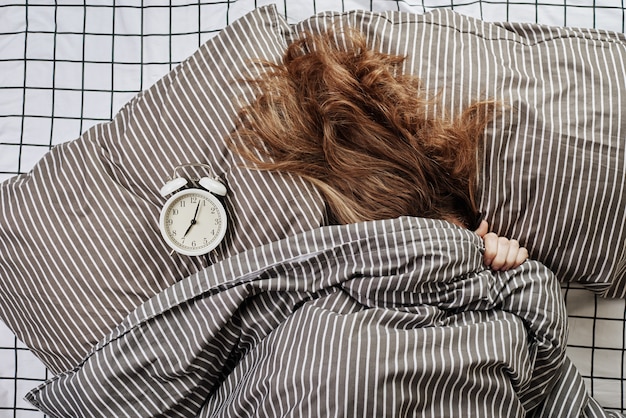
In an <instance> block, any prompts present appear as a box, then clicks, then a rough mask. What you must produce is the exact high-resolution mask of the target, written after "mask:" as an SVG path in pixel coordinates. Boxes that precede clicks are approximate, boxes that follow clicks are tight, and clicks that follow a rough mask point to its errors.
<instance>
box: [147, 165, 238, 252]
mask: <svg viewBox="0 0 626 418" xmlns="http://www.w3.org/2000/svg"><path fill="white" fill-rule="evenodd" d="M188 183H189V181H188V180H187V179H185V178H182V177H177V178H174V179H173V180H170V181H168V182H167V183H166V184H165V186H163V188H161V195H162V196H163V197H166V196H168V195H170V194H172V193H173V194H172V196H171V197H169V198H168V199H167V201H166V202H165V204H164V205H163V208H162V209H161V215H160V217H159V229H160V230H161V235H162V236H163V239H164V240H165V242H166V243H167V244H168V245H169V246H170V247H171V248H172V249H173V250H174V251H176V252H178V253H180V254H184V255H190V256H198V255H204V254H207V253H208V252H210V251H211V250H213V249H214V248H215V247H217V246H218V245H219V243H220V242H221V241H222V240H223V239H224V235H225V234H226V226H227V223H228V219H227V217H226V211H225V210H224V205H222V202H221V201H220V200H219V199H218V197H216V196H225V195H226V186H224V185H223V184H222V183H221V182H219V181H218V180H216V179H213V178H210V177H202V178H200V179H198V180H197V185H198V186H199V187H195V186H192V187H187V184H188Z"/></svg>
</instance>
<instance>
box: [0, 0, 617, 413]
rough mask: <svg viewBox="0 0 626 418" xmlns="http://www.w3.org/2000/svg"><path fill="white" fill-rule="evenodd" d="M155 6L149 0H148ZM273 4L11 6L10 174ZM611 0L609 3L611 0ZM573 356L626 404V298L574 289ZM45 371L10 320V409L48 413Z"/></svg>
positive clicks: (551, 5) (328, 4)
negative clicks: (41, 405) (41, 389)
mask: <svg viewBox="0 0 626 418" xmlns="http://www.w3.org/2000/svg"><path fill="white" fill-rule="evenodd" d="M146 3H147V2H146ZM267 3H270V1H266V0H260V1H255V0H236V1H230V2H223V1H202V0H201V1H191V0H189V1H186V0H175V1H174V0H172V1H169V0H168V1H165V0H158V1H152V2H149V4H143V2H139V1H132V0H124V1H117V2H115V5H116V6H115V7H113V6H112V5H111V4H112V2H107V1H96V0H92V1H87V0H86V1H84V2H81V3H78V2H66V3H64V4H63V5H53V4H50V2H47V1H29V2H28V3H25V2H24V1H22V2H20V1H16V2H5V3H3V4H1V5H0V22H2V25H0V181H2V180H4V179H7V178H10V177H12V176H14V175H15V174H18V173H22V172H25V171H28V170H29V169H30V168H31V167H32V166H33V164H35V163H36V162H37V161H38V160H39V158H41V156H42V155H43V154H44V153H46V152H47V151H48V150H49V149H50V147H51V146H54V145H55V144H58V143H61V142H64V141H68V140H72V139H74V138H76V137H78V136H79V135H80V134H81V133H82V132H84V131H85V130H86V129H88V128H89V127H91V126H93V125H94V124H97V123H100V122H103V121H107V120H109V119H111V117H112V116H113V115H114V114H115V113H116V112H117V110H118V109H119V108H120V107H121V106H122V105H124V104H125V103H126V102H127V101H128V100H130V99H131V98H132V97H133V96H134V95H135V94H136V93H137V92H139V91H141V90H144V89H146V88H148V87H149V86H150V85H152V84H153V83H154V82H155V81H157V80H158V79H159V78H161V77H162V76H163V75H164V74H165V73H167V72H168V71H170V70H171V69H172V68H173V67H174V66H176V65H177V64H178V63H179V62H180V61H182V60H184V59H185V58H186V57H187V56H189V55H190V54H192V53H193V52H194V51H195V50H196V49H197V48H198V46H199V45H201V44H202V43H203V42H204V41H206V40H207V39H208V38H210V37H211V36H213V35H214V34H215V33H217V31H219V30H220V29H221V28H222V27H224V26H225V25H227V24H228V23H230V22H232V21H233V20H235V19H237V18H238V17H240V16H242V15H243V14H245V13H247V12H248V11H250V10H252V9H253V8H255V7H257V6H260V5H263V4H267ZM599 3H602V5H599ZM277 6H278V8H279V10H281V11H282V12H283V13H285V14H286V16H287V18H288V20H289V21H290V22H296V21H299V20H301V19H304V18H306V17H308V16H310V15H312V14H314V13H317V12H321V11H324V10H351V9H368V10H402V11H409V12H420V13H421V12H425V11H428V10H430V9H431V8H433V7H452V8H454V10H456V11H458V12H460V13H464V14H467V15H470V16H474V17H478V18H482V19H484V20H488V21H503V20H509V21H524V22H537V23H543V24H550V25H560V26H563V25H567V26H580V27H596V28H601V29H607V30H615V31H620V32H624V24H625V17H624V16H625V13H626V6H624V3H623V2H622V1H615V0H605V1H603V2H592V1H583V0H577V1H574V0H570V1H568V2H563V1H557V0H554V1H552V0H545V1H542V2H541V4H540V5H539V4H537V3H535V2H527V1H523V2H519V3H518V4H515V3H514V2H511V1H502V2H498V1H473V0H464V1H463V0H447V1H443V0H441V1H435V0H431V1H417V0H415V1H390V0H298V1H287V0H285V1H282V2H278V3H277ZM564 295H565V297H566V302H567V306H568V312H569V317H570V340H569V347H568V351H569V354H570V356H571V358H572V360H573V361H574V363H575V364H576V366H577V367H578V369H579V370H580V371H581V373H582V374H583V376H584V379H585V381H586V383H587V386H588V388H589V390H590V392H591V394H592V396H594V397H595V398H596V400H598V401H599V402H600V403H601V404H602V405H603V406H604V407H606V408H613V409H616V410H620V411H624V410H625V408H626V400H625V398H626V388H625V386H626V380H625V379H626V378H625V376H626V350H625V347H626V302H625V301H624V300H606V299H600V298H597V297H595V296H594V295H592V294H591V293H589V292H588V291H586V290H584V289H579V288H567V289H564ZM48 377H49V373H48V372H47V370H46V369H45V367H44V366H43V365H42V364H41V363H40V362H39V361H38V360H37V359H36V358H35V357H34V356H33V355H32V354H31V353H30V352H29V351H28V350H27V349H26V348H25V347H24V346H23V345H22V344H21V343H20V342H19V341H17V339H16V338H15V337H14V336H13V334H12V333H11V331H9V330H8V328H6V326H5V325H4V324H3V323H2V322H1V321H0V417H14V418H15V417H41V416H43V414H41V413H40V412H38V411H36V410H35V409H34V408H33V407H32V406H30V405H29V404H28V403H26V402H25V401H23V400H22V398H23V396H24V395H25V393H26V392H27V391H28V390H29V389H31V388H33V387H34V386H36V385H37V384H39V383H40V382H41V381H43V380H45V379H47V378H48Z"/></svg>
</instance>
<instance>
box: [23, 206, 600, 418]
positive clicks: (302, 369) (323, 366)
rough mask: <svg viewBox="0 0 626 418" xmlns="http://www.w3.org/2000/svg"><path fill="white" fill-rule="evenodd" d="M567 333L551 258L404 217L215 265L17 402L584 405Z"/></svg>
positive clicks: (339, 411)
mask: <svg viewBox="0 0 626 418" xmlns="http://www.w3.org/2000/svg"><path fill="white" fill-rule="evenodd" d="M565 337H566V314H565V308H564V304H563V302H562V299H561V295H560V288H559V285H558V282H557V281H556V279H555V277H554V276H553V274H552V273H551V272H550V271H549V270H548V269H547V268H545V267H544V266H542V265H540V264H539V263H536V262H527V263H525V264H523V265H522V266H521V267H520V268H518V269H516V270H512V271H509V272H500V273H496V272H493V271H491V270H488V269H485V268H484V266H483V265H482V241H481V240H480V238H478V237H477V236H476V235H474V234H473V233H471V232H470V231H467V230H463V229H461V228H458V227H456V226H454V225H451V224H449V223H446V222H443V221H433V220H425V219H416V218H400V219H396V220H388V221H376V222H369V223H364V224H354V225H347V226H335V227H326V228H322V229H319V230H313V231H311V232H308V233H305V234H302V235H299V236H295V237H292V238H289V239H286V240H283V241H279V242H276V243H273V244H269V245H267V246H264V247H260V248H257V249H254V250H250V251H248V252H244V253H240V254H238V255H237V256H234V257H232V258H229V259H227V260H225V261H223V262H221V263H218V264H215V265H213V266H211V267H209V268H207V269H205V270H203V271H201V272H199V273H198V274H196V275H194V276H191V277H190V278H187V279H185V280H183V281H181V282H179V283H177V284H176V285H174V286H172V287H171V288H169V289H167V290H166V291H165V292H163V293H162V294H160V295H158V296H157V297H155V298H153V299H151V300H149V301H148V302H147V303H146V304H144V305H142V306H141V307H140V308H139V309H138V310H137V311H135V312H134V313H133V314H131V315H130V316H129V317H128V318H127V319H126V320H125V321H124V322H123V323H122V324H121V325H120V326H119V327H118V328H117V329H116V330H115V331H114V332H113V333H112V334H111V335H110V336H109V337H108V338H107V340H106V341H105V342H103V343H102V344H99V345H98V347H97V348H96V349H95V351H94V352H93V353H92V354H91V355H90V356H88V357H87V359H86V360H85V362H83V364H81V365H80V367H79V368H77V369H76V370H74V371H72V372H69V373H63V374H61V375H58V376H57V377H55V378H54V379H53V380H52V381H51V382H49V383H47V384H46V385H44V386H42V387H40V388H38V389H36V390H34V391H33V392H31V393H30V394H29V396H28V400H29V401H31V402H33V403H34V404H35V405H37V406H38V407H40V408H41V409H43V410H44V411H45V412H46V413H48V414H49V415H50V416H52V417H57V416H59V417H60V416H93V417H96V416H103V417H104V416H132V417H143V416H145V417H153V416H171V417H174V416H179V417H189V416H199V417H213V416H220V417H242V416H268V417H280V416H298V417H319V416H341V417H348V416H350V417H383V416H420V417H440V416H489V417H512V416H525V414H526V413H528V412H531V411H533V410H542V411H543V412H544V413H546V415H541V416H554V413H553V412H550V411H552V410H553V409H554V408H557V409H558V410H560V412H559V413H560V415H558V416H559V417H574V416H582V411H583V410H584V409H585V408H586V405H587V402H588V396H587V395H586V392H585V390H584V385H583V383H582V380H581V379H580V377H578V374H577V373H576V371H575V369H572V368H571V364H569V362H568V361H567V360H566V358H565V355H564V344H565ZM546 400H552V401H554V403H553V404H547V403H546V402H545V401H546ZM600 412H602V411H601V410H600ZM599 416H606V415H599Z"/></svg>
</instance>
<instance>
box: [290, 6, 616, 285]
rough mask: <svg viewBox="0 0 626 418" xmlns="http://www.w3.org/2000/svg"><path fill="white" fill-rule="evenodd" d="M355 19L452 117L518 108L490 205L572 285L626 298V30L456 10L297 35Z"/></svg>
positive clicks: (311, 23) (360, 16)
mask: <svg viewBox="0 0 626 418" xmlns="http://www.w3.org/2000/svg"><path fill="white" fill-rule="evenodd" d="M346 26H351V27H356V28H358V29H360V30H362V31H363V32H365V33H366V34H367V36H368V39H369V41H370V42H371V44H374V45H378V47H379V48H380V49H381V50H382V51H384V52H388V53H392V54H401V55H406V56H407V57H408V58H407V60H406V65H405V67H404V68H405V71H406V72H410V73H413V74H415V75H417V76H419V77H420V78H422V80H423V82H424V85H425V86H426V88H428V89H431V90H433V91H437V92H440V93H441V98H442V101H443V106H442V107H441V113H442V114H443V113H452V114H454V113H455V112H457V111H458V110H459V109H461V108H462V107H464V106H466V105H467V104H468V103H469V102H471V101H473V100H481V99H490V98H491V99H496V100H499V101H501V102H502V103H504V104H506V105H507V108H506V109H505V111H504V112H503V113H502V115H501V116H499V117H498V118H497V119H496V120H495V121H494V123H493V124H492V126H490V128H489V130H488V132H487V136H486V144H485V147H484V150H483V151H482V169H481V172H480V176H479V177H480V178H481V181H482V184H481V190H480V192H481V200H480V201H481V205H482V208H483V211H484V212H485V213H486V214H487V220H488V221H489V222H490V224H491V225H492V227H493V228H494V229H495V231H497V232H498V233H499V234H501V235H503V236H507V237H514V238H518V239H519V240H520V241H521V242H522V244H524V245H525V246H526V247H528V248H529V250H530V253H531V257H533V258H535V259H537V260H539V261H541V262H543V263H544V264H546V265H547V266H548V267H550V268H551V269H552V270H553V271H554V272H555V273H556V275H557V277H559V279H560V280H561V281H564V282H580V283H582V284H584V285H585V286H586V287H588V288H589V289H591V290H594V291H595V292H596V293H598V294H600V295H603V296H617V297H625V296H626V141H625V140H624V138H625V137H626V114H625V113H624V109H626V78H625V77H624V74H625V73H626V37H624V35H623V34H621V33H611V32H606V31H598V30H591V29H584V30H583V29H573V28H554V27H546V26H540V25H535V24H511V23H503V24H493V23H486V22H482V21H480V20H476V19H473V18H469V17H465V16H462V15H460V14H457V13H455V12H453V11H451V10H448V9H440V10H436V11H434V12H432V13H428V14H424V15H416V14H409V13H399V12H385V13H371V12H361V11H358V12H350V13H343V14H340V13H324V14H322V15H319V16H314V17H312V18H310V19H307V20H305V21H303V22H301V23H299V24H297V25H296V26H295V27H294V30H293V32H292V33H293V34H294V35H297V34H298V33H299V32H301V31H303V30H306V31H309V32H313V33H318V32H321V31H325V30H327V29H328V28H342V27H346Z"/></svg>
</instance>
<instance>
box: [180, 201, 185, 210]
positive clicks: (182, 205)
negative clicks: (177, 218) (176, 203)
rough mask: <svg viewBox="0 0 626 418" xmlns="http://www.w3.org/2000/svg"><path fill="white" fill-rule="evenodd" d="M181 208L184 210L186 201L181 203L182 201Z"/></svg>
mask: <svg viewBox="0 0 626 418" xmlns="http://www.w3.org/2000/svg"><path fill="white" fill-rule="evenodd" d="M180 207H181V208H184V207H185V201H184V200H181V201H180Z"/></svg>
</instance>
